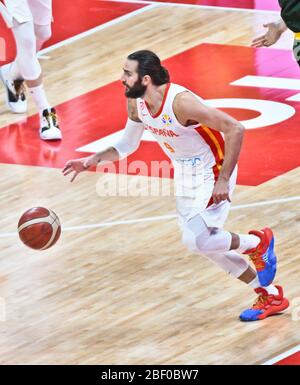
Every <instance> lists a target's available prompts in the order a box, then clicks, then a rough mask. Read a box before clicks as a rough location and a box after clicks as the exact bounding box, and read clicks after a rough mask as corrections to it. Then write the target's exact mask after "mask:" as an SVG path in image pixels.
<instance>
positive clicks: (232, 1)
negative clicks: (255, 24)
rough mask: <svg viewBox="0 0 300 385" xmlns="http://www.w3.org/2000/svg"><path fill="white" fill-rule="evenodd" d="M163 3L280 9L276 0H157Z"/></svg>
mask: <svg viewBox="0 0 300 385" xmlns="http://www.w3.org/2000/svg"><path fill="white" fill-rule="evenodd" d="M158 1H159V2H164V3H176V4H192V5H208V6H213V7H223V8H224V7H226V8H227V7H228V8H244V9H258V10H266V11H267V10H268V11H278V10H279V9H280V7H279V4H278V0H173V1H169V0H158ZM154 2H155V0H154Z"/></svg>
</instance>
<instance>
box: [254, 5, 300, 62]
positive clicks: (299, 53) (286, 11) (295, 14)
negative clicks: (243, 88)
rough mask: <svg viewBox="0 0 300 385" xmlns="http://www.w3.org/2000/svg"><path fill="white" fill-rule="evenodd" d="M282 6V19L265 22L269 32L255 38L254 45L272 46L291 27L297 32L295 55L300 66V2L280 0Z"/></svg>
mask: <svg viewBox="0 0 300 385" xmlns="http://www.w3.org/2000/svg"><path fill="white" fill-rule="evenodd" d="M279 4H280V6H281V19H280V20H278V21H276V22H273V23H268V24H264V27H265V28H268V31H267V33H265V34H264V35H262V36H259V37H257V38H256V39H254V40H253V42H252V46H253V47H270V46H271V45H273V44H275V43H276V42H277V41H278V40H279V39H280V37H281V35H282V34H283V33H284V32H285V31H286V30H287V29H290V30H291V31H293V32H294V33H295V39H294V49H293V51H294V55H295V58H296V60H297V63H298V64H299V66H300V2H299V0H279Z"/></svg>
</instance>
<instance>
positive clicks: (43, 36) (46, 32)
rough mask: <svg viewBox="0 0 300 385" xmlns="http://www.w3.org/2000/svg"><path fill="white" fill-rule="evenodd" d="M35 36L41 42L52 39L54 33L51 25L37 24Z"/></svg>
mask: <svg viewBox="0 0 300 385" xmlns="http://www.w3.org/2000/svg"><path fill="white" fill-rule="evenodd" d="M34 30H35V36H36V38H37V40H38V41H39V42H45V41H47V40H49V39H50V37H51V35H52V31H51V25H35V26H34Z"/></svg>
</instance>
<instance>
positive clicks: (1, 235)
mask: <svg viewBox="0 0 300 385" xmlns="http://www.w3.org/2000/svg"><path fill="white" fill-rule="evenodd" d="M298 200H300V196H295V197H289V198H280V199H273V200H269V201H264V202H255V203H249V204H244V205H237V206H232V207H231V210H239V209H245V208H251V207H258V206H267V205H271V204H277V203H285V202H293V201H298ZM175 218H177V214H168V215H161V216H155V217H147V218H139V219H128V220H123V221H114V222H103V223H96V224H91V225H82V226H71V227H63V228H62V231H74V230H75V231H76V230H85V229H96V228H100V227H110V226H118V225H128V224H134V223H141V222H153V221H159V220H165V219H175ZM16 234H17V233H0V238H6V237H14V236H16Z"/></svg>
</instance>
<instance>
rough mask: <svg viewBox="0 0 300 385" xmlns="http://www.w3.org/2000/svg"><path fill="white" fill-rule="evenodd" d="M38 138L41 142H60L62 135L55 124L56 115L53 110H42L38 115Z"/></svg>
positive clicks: (56, 123)
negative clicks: (39, 125)
mask: <svg viewBox="0 0 300 385" xmlns="http://www.w3.org/2000/svg"><path fill="white" fill-rule="evenodd" d="M40 122H41V123H40V124H41V127H40V138H41V139H43V140H60V139H62V134H61V131H60V128H59V125H58V122H57V115H56V111H55V109H54V108H51V109H50V110H47V109H46V110H44V111H43V113H42V114H41V115H40Z"/></svg>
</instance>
